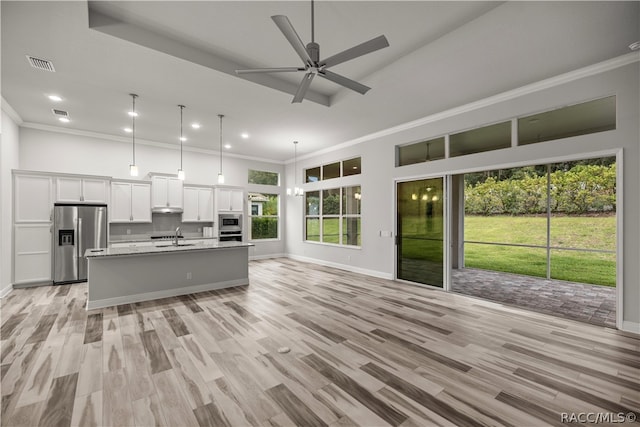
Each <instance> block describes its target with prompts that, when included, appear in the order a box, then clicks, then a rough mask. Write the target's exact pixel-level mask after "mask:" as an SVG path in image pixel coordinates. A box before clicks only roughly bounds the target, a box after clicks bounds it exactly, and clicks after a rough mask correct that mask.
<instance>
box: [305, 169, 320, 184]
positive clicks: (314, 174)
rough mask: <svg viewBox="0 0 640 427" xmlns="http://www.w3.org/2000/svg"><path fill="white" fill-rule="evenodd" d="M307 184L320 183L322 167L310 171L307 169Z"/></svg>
mask: <svg viewBox="0 0 640 427" xmlns="http://www.w3.org/2000/svg"><path fill="white" fill-rule="evenodd" d="M304 175H305V182H318V181H320V166H318V167H315V168H310V169H305V171H304Z"/></svg>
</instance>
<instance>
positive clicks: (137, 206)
mask: <svg viewBox="0 0 640 427" xmlns="http://www.w3.org/2000/svg"><path fill="white" fill-rule="evenodd" d="M109 222H111V223H118V222H120V223H122V222H151V184H149V183H147V182H125V181H122V182H116V181H114V182H112V183H111V205H110V206H109Z"/></svg>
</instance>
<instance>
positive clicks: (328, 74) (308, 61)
mask: <svg viewBox="0 0 640 427" xmlns="http://www.w3.org/2000/svg"><path fill="white" fill-rule="evenodd" d="M313 9H314V8H313V0H311V42H310V43H309V44H307V46H306V47H305V45H304V44H303V43H302V40H301V39H300V36H298V33H296V30H295V29H294V28H293V25H291V22H290V21H289V18H287V17H286V16H284V15H274V16H272V17H271V19H273V22H275V23H276V25H277V26H278V28H279V29H280V31H282V34H284V36H285V38H286V39H287V40H288V41H289V43H290V44H291V46H292V47H293V49H294V50H295V51H296V53H297V54H298V56H300V59H302V62H303V63H304V67H281V68H252V69H248V70H236V74H248V73H286V72H298V71H303V72H305V75H304V77H303V78H302V82H301V83H300V86H298V90H297V91H296V94H295V96H294V97H293V101H291V102H292V103H297V102H302V100H303V99H304V96H305V94H306V93H307V89H309V85H311V81H312V80H313V78H314V77H315V76H316V75H318V76H320V77H323V78H325V79H327V80H330V81H332V82H334V83H337V84H339V85H341V86H344V87H346V88H348V89H351V90H354V91H356V92H358V93H360V94H362V95H364V94H365V93H366V92H367V91H368V90H369V89H371V88H370V87H368V86H365V85H363V84H361V83H358V82H356V81H354V80H351V79H349V78H347V77H344V76H341V75H340V74H336V73H334V72H332V71H329V70H328V69H327V68H329V67H333V66H334V65H338V64H341V63H343V62H346V61H349V60H351V59H354V58H357V57H359V56H362V55H366V54H367V53H371V52H375V51H376V50H379V49H382V48H385V47H387V46H389V42H388V41H387V38H386V37H385V36H384V35H382V36H378V37H375V38H373V39H371V40H369V41H366V42H364V43H361V44H359V45H357V46H354V47H352V48H349V49H346V50H344V51H342V52H340V53H337V54H335V55H333V56H330V57H328V58H326V59H323V60H320V45H319V44H318V43H316V42H315V39H314V10H313Z"/></svg>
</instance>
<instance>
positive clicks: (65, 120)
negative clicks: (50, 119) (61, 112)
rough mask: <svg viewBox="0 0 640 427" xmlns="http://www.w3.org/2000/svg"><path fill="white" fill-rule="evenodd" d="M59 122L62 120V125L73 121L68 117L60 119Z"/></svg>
mask: <svg viewBox="0 0 640 427" xmlns="http://www.w3.org/2000/svg"><path fill="white" fill-rule="evenodd" d="M58 120H60V121H61V122H62V123H69V122H70V121H71V120H69V119H68V118H67V117H58Z"/></svg>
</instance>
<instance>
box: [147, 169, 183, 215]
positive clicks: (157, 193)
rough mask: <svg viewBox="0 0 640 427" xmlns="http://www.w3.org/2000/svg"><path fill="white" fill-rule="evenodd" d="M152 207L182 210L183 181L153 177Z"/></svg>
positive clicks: (174, 178) (165, 177)
mask: <svg viewBox="0 0 640 427" xmlns="http://www.w3.org/2000/svg"><path fill="white" fill-rule="evenodd" d="M151 190H152V197H151V207H152V208H154V209H162V208H173V209H182V206H183V202H182V192H183V187H182V181H181V180H179V179H178V178H176V177H171V176H160V175H154V176H152V177H151Z"/></svg>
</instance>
